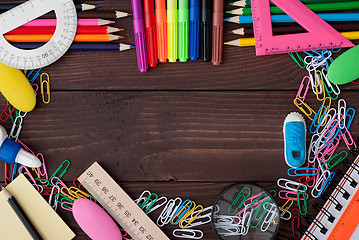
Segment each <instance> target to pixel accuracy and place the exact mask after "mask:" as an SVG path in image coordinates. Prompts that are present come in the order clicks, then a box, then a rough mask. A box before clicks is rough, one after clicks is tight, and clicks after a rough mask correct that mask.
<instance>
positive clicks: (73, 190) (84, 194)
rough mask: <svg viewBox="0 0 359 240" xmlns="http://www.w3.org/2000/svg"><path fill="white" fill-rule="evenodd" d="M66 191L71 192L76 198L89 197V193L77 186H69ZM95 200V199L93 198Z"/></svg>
mask: <svg viewBox="0 0 359 240" xmlns="http://www.w3.org/2000/svg"><path fill="white" fill-rule="evenodd" d="M68 192H69V193H71V195H72V196H75V197H76V198H77V199H79V198H87V199H90V197H91V194H89V193H87V192H85V191H82V190H81V189H79V188H77V187H73V186H72V187H69V189H68ZM95 201H96V199H95Z"/></svg>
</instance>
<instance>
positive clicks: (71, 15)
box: [0, 0, 77, 69]
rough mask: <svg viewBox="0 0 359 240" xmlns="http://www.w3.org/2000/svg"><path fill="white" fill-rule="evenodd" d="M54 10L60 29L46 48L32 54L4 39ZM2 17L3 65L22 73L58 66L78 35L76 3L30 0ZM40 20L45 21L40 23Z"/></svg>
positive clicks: (0, 47)
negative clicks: (23, 71) (15, 30)
mask: <svg viewBox="0 0 359 240" xmlns="http://www.w3.org/2000/svg"><path fill="white" fill-rule="evenodd" d="M52 10H54V11H55V13H56V16H57V19H54V20H53V24H55V25H54V26H57V28H56V31H55V33H54V35H53V37H52V38H51V40H50V41H49V42H48V43H46V44H45V45H43V46H42V47H40V48H37V49H34V50H32V51H27V50H22V49H18V48H16V47H14V46H12V45H11V44H10V43H8V42H7V40H6V39H5V38H4V37H3V35H4V34H6V33H7V32H9V31H11V30H14V29H15V28H17V27H20V26H22V25H24V24H26V23H27V22H29V21H31V20H33V19H35V18H37V17H39V16H41V15H43V14H46V13H47V12H50V11H52ZM0 16H1V17H0V35H1V36H0V55H1V56H2V58H1V62H2V63H4V64H6V65H8V66H10V67H14V68H18V69H38V68H41V67H45V66H48V65H50V64H51V63H53V62H55V61H56V60H58V59H59V58H60V57H61V56H62V55H64V54H65V52H66V51H67V50H68V49H69V48H70V45H71V43H72V41H73V39H74V37H75V34H76V27H77V24H76V22H77V18H76V9H75V5H74V4H73V2H72V1H67V0H59V1H52V0H29V1H27V2H25V3H23V4H21V5H19V6H17V7H15V8H13V9H11V10H9V11H7V12H5V13H3V14H1V15H0ZM40 20H43V19H39V20H37V21H40ZM15 59H16V60H15ZM35 59H36V60H35Z"/></svg>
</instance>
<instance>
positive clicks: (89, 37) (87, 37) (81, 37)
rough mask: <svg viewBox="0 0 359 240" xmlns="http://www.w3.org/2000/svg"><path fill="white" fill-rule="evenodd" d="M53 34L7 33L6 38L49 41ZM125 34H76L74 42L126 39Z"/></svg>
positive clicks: (10, 40)
mask: <svg viewBox="0 0 359 240" xmlns="http://www.w3.org/2000/svg"><path fill="white" fill-rule="evenodd" d="M52 36H53V35H52V34H35V35H30V34H24V35H23V34H21V35H20V34H17V35H5V36H4V37H5V39H6V40H7V41H9V42H28V43H31V42H48V41H50V39H51V38H52ZM124 38H125V37H123V36H117V35H113V34H76V36H75V38H74V40H73V41H74V42H112V41H115V40H119V39H124Z"/></svg>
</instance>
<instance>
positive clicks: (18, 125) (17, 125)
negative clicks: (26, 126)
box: [9, 116, 23, 142]
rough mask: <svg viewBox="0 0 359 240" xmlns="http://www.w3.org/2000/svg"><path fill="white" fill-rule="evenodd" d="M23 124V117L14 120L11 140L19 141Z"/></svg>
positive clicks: (10, 135) (10, 134)
mask: <svg viewBox="0 0 359 240" xmlns="http://www.w3.org/2000/svg"><path fill="white" fill-rule="evenodd" d="M22 122H23V118H22V117H21V116H17V117H16V118H15V120H14V123H13V124H12V127H11V130H10V133H9V137H10V138H11V139H14V140H15V142H16V141H17V140H18V138H19V136H20V132H21V129H22Z"/></svg>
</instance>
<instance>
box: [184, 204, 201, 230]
mask: <svg viewBox="0 0 359 240" xmlns="http://www.w3.org/2000/svg"><path fill="white" fill-rule="evenodd" d="M202 211H203V206H202V205H197V206H196V204H195V203H194V206H193V208H192V209H191V210H188V211H187V213H186V214H185V215H184V216H183V217H182V218H181V219H180V221H179V224H178V226H179V227H180V228H186V227H188V226H189V225H190V224H191V223H192V222H193V221H194V220H196V219H197V217H198V216H199V214H201V212H202ZM183 222H186V223H187V224H186V225H183V224H182V223H183Z"/></svg>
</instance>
